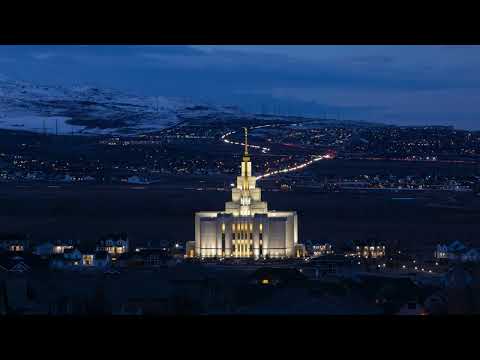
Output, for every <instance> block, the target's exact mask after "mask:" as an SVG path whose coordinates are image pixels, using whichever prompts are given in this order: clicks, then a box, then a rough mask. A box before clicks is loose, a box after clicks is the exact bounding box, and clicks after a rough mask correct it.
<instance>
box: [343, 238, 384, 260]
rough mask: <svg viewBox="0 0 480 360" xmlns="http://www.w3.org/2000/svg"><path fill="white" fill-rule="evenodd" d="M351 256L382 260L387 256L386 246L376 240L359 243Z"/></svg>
mask: <svg viewBox="0 0 480 360" xmlns="http://www.w3.org/2000/svg"><path fill="white" fill-rule="evenodd" d="M350 255H354V256H356V257H362V258H366V259H369V258H372V259H376V258H381V257H384V256H385V245H384V244H383V243H381V242H379V241H378V240H376V239H369V240H366V241H361V242H357V243H355V245H354V250H353V253H351V254H350Z"/></svg>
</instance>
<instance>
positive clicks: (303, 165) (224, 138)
mask: <svg viewBox="0 0 480 360" xmlns="http://www.w3.org/2000/svg"><path fill="white" fill-rule="evenodd" d="M276 125H278V124H272V125H262V126H254V127H251V128H249V130H255V129H259V128H264V127H274V126H276ZM237 132H238V130H237V131H230V132H228V133H226V134H223V135H222V136H221V138H220V139H221V140H222V141H223V142H224V143H227V144H232V145H241V146H245V143H242V142H236V141H232V140H230V139H229V138H228V137H229V136H231V135H233V134H235V133H237ZM247 146H248V147H250V148H252V149H259V150H261V151H262V153H264V154H265V153H267V152H270V148H268V147H263V146H259V145H251V144H247ZM327 159H332V155H330V154H324V155H311V159H310V160H308V161H305V162H303V163H301V164H298V165H295V166H290V167H285V168H283V169H280V170H275V171H271V172H268V173H265V174H262V175H259V176H257V180H261V179H264V178H267V177H270V176H273V175H278V174H286V173H290V172H294V171H300V170H303V169H305V168H306V167H307V166H310V165H312V164H313V163H315V162H317V161H320V160H327Z"/></svg>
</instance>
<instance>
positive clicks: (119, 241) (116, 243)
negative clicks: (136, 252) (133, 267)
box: [96, 233, 130, 259]
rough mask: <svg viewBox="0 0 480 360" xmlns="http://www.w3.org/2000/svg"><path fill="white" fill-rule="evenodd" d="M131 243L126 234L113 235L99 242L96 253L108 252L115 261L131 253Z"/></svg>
mask: <svg viewBox="0 0 480 360" xmlns="http://www.w3.org/2000/svg"><path fill="white" fill-rule="evenodd" d="M129 245H130V244H129V241H128V236H127V234H126V233H112V234H107V235H104V236H102V237H101V238H100V239H99V240H98V242H97V247H96V251H106V252H108V253H109V254H110V255H111V257H112V258H113V259H116V258H117V257H119V256H120V255H122V254H125V253H127V252H128V251H129V248H130V246H129Z"/></svg>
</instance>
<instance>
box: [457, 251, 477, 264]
mask: <svg viewBox="0 0 480 360" xmlns="http://www.w3.org/2000/svg"><path fill="white" fill-rule="evenodd" d="M461 260H462V261H463V262H478V261H480V251H479V250H478V249H470V250H468V251H466V252H465V253H463V254H462V256H461Z"/></svg>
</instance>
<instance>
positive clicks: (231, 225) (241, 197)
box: [187, 139, 303, 259]
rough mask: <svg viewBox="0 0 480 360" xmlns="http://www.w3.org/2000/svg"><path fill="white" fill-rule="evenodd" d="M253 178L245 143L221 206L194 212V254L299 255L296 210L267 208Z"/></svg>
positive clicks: (269, 256)
mask: <svg viewBox="0 0 480 360" xmlns="http://www.w3.org/2000/svg"><path fill="white" fill-rule="evenodd" d="M246 143H247V139H245V144H246ZM256 180H257V179H256V177H254V176H252V163H251V162H250V156H249V155H248V149H247V146H245V153H244V156H243V160H242V167H241V174H240V176H238V177H237V183H236V186H235V187H234V188H233V189H232V200H231V201H229V202H227V203H225V210H224V211H219V212H215V211H202V212H197V213H196V214H195V250H194V256H196V257H202V258H204V257H234V258H254V259H258V258H290V257H296V256H303V251H299V248H300V247H299V244H298V220H297V213H296V212H294V211H271V210H270V211H269V210H268V205H267V203H266V202H264V201H262V199H261V189H260V188H257V187H256ZM299 252H301V253H302V255H299ZM191 255H192V251H191V250H190V251H187V256H191Z"/></svg>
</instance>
